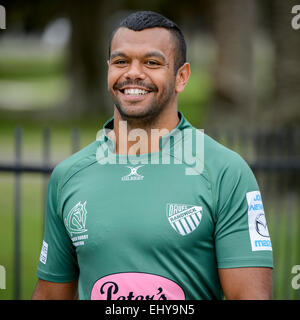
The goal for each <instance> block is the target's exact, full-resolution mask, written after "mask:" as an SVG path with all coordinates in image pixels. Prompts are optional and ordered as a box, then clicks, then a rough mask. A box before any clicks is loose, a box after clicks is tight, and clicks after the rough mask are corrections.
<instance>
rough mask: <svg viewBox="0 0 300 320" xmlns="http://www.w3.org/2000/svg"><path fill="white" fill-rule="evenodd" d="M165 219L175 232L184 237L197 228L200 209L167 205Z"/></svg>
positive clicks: (186, 205)
mask: <svg viewBox="0 0 300 320" xmlns="http://www.w3.org/2000/svg"><path fill="white" fill-rule="evenodd" d="M167 218H168V220H169V222H170V224H171V226H172V228H173V229H174V230H175V231H176V232H178V233H179V234H180V235H182V236H186V235H187V234H189V233H191V232H193V231H194V230H195V229H196V228H197V227H198V226H199V224H200V222H201V219H202V207H200V206H194V205H188V204H176V203H168V204H167Z"/></svg>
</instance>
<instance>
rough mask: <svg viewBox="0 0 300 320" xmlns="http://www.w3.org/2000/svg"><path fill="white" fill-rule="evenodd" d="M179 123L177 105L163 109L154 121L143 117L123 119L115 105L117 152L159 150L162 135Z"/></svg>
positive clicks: (137, 152)
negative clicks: (169, 108)
mask: <svg viewBox="0 0 300 320" xmlns="http://www.w3.org/2000/svg"><path fill="white" fill-rule="evenodd" d="M178 123H179V118H178V112H177V107H176V108H172V109H171V110H163V111H162V112H161V113H160V114H159V115H158V117H156V118H155V119H153V120H152V121H147V120H143V119H126V120H123V119H122V117H121V115H120V113H119V112H118V110H117V108H116V107H115V109H114V135H115V139H116V141H115V146H116V149H115V152H116V153H118V154H128V155H137V154H143V153H151V152H157V151H159V150H160V147H159V146H160V145H159V141H160V137H162V136H163V135H165V134H167V133H169V132H170V131H172V130H173V129H174V128H176V126H177V125H178Z"/></svg>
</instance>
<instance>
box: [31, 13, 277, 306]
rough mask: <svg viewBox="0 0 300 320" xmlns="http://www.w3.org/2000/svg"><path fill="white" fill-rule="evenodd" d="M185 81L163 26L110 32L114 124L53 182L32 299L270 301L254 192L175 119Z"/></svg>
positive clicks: (238, 170) (182, 62)
mask: <svg viewBox="0 0 300 320" xmlns="http://www.w3.org/2000/svg"><path fill="white" fill-rule="evenodd" d="M189 75H190V66H189V64H188V63H187V62H186V48H185V41H184V38H183V35H182V33H181V31H180V29H179V28H178V26H177V25H176V24H174V23H173V22H172V21H170V20H169V19H167V18H165V17H163V16H161V15H159V14H157V13H153V12H148V11H142V12H136V13H134V14H132V15H130V16H128V17H127V18H126V19H125V20H123V21H122V22H121V24H120V26H119V27H118V28H117V29H116V30H115V31H114V32H113V34H112V38H111V42H110V45H109V61H108V88H109V92H110V94H111V96H112V99H113V102H114V106H115V107H114V117H113V118H112V119H111V120H109V121H108V122H107V123H106V124H105V125H104V129H105V130H103V131H102V134H100V135H99V138H98V139H97V140H96V141H95V142H93V143H92V144H91V145H89V146H87V147H86V148H84V149H83V150H81V151H80V152H78V153H76V154H74V155H73V156H71V157H70V158H68V159H66V160H65V161H63V162H62V163H60V164H59V165H58V166H57V167H56V168H55V170H54V172H53V173H52V176H51V180H50V182H49V188H48V198H47V213H46V226H45V236H44V241H43V245H42V251H41V255H40V262H39V266H38V271H37V276H38V278H39V281H38V284H37V287H36V289H35V292H34V295H33V298H34V299H73V298H74V297H76V293H77V290H78V292H79V298H80V299H103V300H116V299H119V300H142V299H153V300H163V299H168V300H170V299H222V298H223V293H224V295H225V297H226V298H227V299H269V298H271V293H272V268H273V259H272V247H271V242H270V238H269V234H268V229H267V225H266V220H265V215H264V211H263V205H262V200H261V196H260V192H259V188H258V185H257V183H256V180H255V178H254V176H253V174H252V172H251V170H250V169H249V167H248V166H247V164H246V163H245V161H244V160H242V159H241V157H240V156H238V155H237V154H236V153H234V152H232V151H230V150H228V149H227V148H225V147H223V146H221V145H220V144H218V143H217V142H215V141H214V140H212V139H211V138H209V137H208V136H206V135H204V134H201V132H200V134H199V131H198V130H196V129H195V128H193V127H192V126H191V125H190V123H189V122H188V121H187V120H186V119H185V118H184V116H183V115H182V114H181V113H180V112H178V110H177V96H178V94H179V93H180V92H182V91H183V90H184V88H185V86H186V84H187V82H188V79H189ZM153 132H155V133H153ZM157 132H159V133H158V134H157ZM186 132H188V133H189V134H185V133H186ZM163 133H165V134H163ZM197 134H198V136H199V137H200V139H199V140H197V139H196V145H195V143H194V140H195V139H194V138H195V137H196V138H197ZM137 136H139V138H140V140H139V143H138V144H137V142H136V137H137ZM132 137H135V139H133V138H132ZM153 137H154V138H153ZM201 137H202V140H201ZM157 139H158V143H157ZM191 141H192V142H191ZM137 145H138V147H137ZM201 148H204V153H203V152H199V153H197V151H198V150H201ZM191 150H193V154H192V155H189V156H185V155H187V154H189V152H190V151H191ZM195 153H196V156H195ZM203 157H204V158H203ZM191 159H195V161H194V162H193V163H191V161H190V160H191ZM199 159H200V161H198V162H197V161H196V160H199ZM133 160H134V161H133ZM195 163H196V164H195Z"/></svg>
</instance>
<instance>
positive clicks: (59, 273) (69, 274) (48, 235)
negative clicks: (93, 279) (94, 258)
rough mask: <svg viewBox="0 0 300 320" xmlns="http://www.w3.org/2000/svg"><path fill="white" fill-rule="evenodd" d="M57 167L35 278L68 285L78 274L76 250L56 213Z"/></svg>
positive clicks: (48, 198)
mask: <svg viewBox="0 0 300 320" xmlns="http://www.w3.org/2000/svg"><path fill="white" fill-rule="evenodd" d="M60 172H62V170H61V169H59V166H58V167H56V168H55V169H54V171H53V173H52V175H51V177H50V181H49V184H48V191H47V202H46V219H45V230H44V239H43V243H42V249H41V254H40V260H39V264H38V269H37V277H38V278H40V279H43V280H47V281H52V282H70V281H73V280H76V279H77V278H78V275H79V271H78V270H79V268H78V264H77V258H76V251H75V248H74V246H73V245H72V242H71V239H70V238H69V235H68V233H67V231H66V228H65V226H64V223H63V218H62V213H61V212H58V210H59V209H58V207H59V206H58V196H59V179H60V176H61V174H60Z"/></svg>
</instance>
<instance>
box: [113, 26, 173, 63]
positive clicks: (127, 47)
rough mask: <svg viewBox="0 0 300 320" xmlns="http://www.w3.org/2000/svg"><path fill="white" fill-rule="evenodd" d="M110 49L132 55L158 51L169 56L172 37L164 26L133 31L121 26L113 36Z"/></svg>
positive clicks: (171, 52)
mask: <svg viewBox="0 0 300 320" xmlns="http://www.w3.org/2000/svg"><path fill="white" fill-rule="evenodd" d="M110 51H111V53H112V52H113V51H121V52H124V53H125V52H126V54H133V55H134V54H146V53H147V52H152V51H160V52H161V53H163V54H164V55H165V56H166V57H171V56H172V54H173V52H174V39H173V36H172V34H171V32H170V31H169V30H167V29H165V28H150V29H144V30H141V31H134V30H130V29H127V28H123V27H122V28H120V29H118V30H117V32H116V33H115V35H114V36H113V39H112V42H111V48H110Z"/></svg>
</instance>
